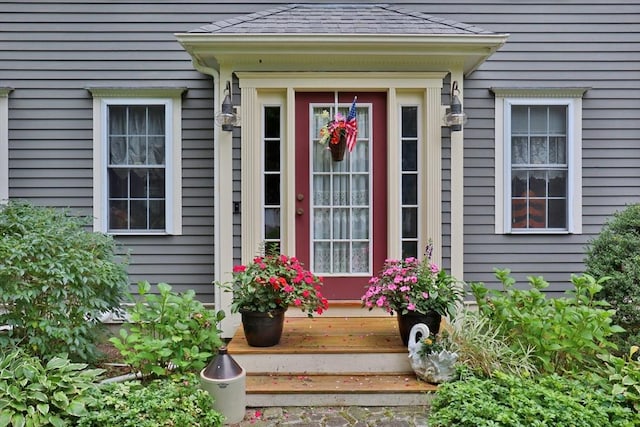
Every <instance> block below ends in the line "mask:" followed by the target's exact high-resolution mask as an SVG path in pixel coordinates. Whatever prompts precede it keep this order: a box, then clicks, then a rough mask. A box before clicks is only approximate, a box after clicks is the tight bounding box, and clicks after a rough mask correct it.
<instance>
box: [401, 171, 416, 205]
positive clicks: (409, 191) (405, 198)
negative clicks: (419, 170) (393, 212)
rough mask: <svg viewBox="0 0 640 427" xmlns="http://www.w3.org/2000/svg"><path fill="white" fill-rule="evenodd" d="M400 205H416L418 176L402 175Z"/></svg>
mask: <svg viewBox="0 0 640 427" xmlns="http://www.w3.org/2000/svg"><path fill="white" fill-rule="evenodd" d="M402 204H403V205H417V204H418V175H415V174H411V175H409V174H403V175H402Z"/></svg>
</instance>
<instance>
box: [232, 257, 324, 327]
mask: <svg viewBox="0 0 640 427" xmlns="http://www.w3.org/2000/svg"><path fill="white" fill-rule="evenodd" d="M232 276H233V280H232V282H231V283H229V284H221V285H220V286H222V287H223V288H224V289H225V290H226V291H231V292H233V298H232V301H231V311H232V312H234V313H237V312H239V311H240V310H243V311H244V310H246V311H257V312H262V313H267V312H270V311H272V310H275V309H279V308H285V309H286V308H288V307H289V306H292V307H298V308H300V309H301V310H302V311H303V312H306V313H307V315H308V316H309V317H313V315H314V314H322V313H323V312H324V310H326V309H327V308H328V307H329V303H328V301H327V299H326V298H325V297H324V296H323V295H322V292H321V288H322V279H321V278H320V277H318V276H316V275H315V274H313V273H311V272H310V271H308V270H305V269H304V267H303V265H302V263H300V261H298V259H297V258H295V257H289V256H287V255H280V254H267V255H264V256H256V257H255V258H254V259H253V261H252V262H250V263H248V264H246V265H236V266H234V267H233V272H232Z"/></svg>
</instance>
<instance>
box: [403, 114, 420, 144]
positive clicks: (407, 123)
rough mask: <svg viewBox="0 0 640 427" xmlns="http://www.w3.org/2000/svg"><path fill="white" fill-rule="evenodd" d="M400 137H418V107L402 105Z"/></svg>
mask: <svg viewBox="0 0 640 427" xmlns="http://www.w3.org/2000/svg"><path fill="white" fill-rule="evenodd" d="M402 137H403V138H417V137H418V107H402Z"/></svg>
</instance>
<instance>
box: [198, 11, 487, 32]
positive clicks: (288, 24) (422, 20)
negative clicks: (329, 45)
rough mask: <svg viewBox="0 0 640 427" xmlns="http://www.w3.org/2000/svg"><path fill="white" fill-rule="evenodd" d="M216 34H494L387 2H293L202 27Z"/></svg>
mask: <svg viewBox="0 0 640 427" xmlns="http://www.w3.org/2000/svg"><path fill="white" fill-rule="evenodd" d="M191 32H196V33H216V34H397V35H409V34H412V35H413V34H422V35H429V34H434V35H435V34H493V33H492V32H491V31H487V30H484V29H482V28H479V27H476V26H473V25H468V24H464V23H460V22H456V21H452V20H450V19H443V18H438V17H435V16H431V15H427V14H424V13H421V12H416V11H413V10H409V9H406V8H401V7H397V6H392V5H388V4H290V5H287V6H281V7H276V8H273V9H270V10H266V11H262V12H256V13H252V14H249V15H243V16H237V17H234V18H230V19H226V20H224V21H218V22H214V23H212V24H209V25H205V26H202V27H200V28H198V29H195V30H193V31H191Z"/></svg>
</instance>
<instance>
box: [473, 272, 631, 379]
mask: <svg viewBox="0 0 640 427" xmlns="http://www.w3.org/2000/svg"><path fill="white" fill-rule="evenodd" d="M496 277H498V279H499V280H500V281H501V282H502V285H503V291H502V292H501V291H495V290H494V291H490V290H488V289H487V288H486V287H485V286H484V285H483V284H481V283H473V284H472V285H471V289H472V292H473V294H474V296H475V298H476V301H477V302H478V307H479V310H480V313H481V314H482V315H483V316H486V317H488V318H489V319H490V320H491V322H492V323H493V324H495V325H498V326H499V327H500V330H501V331H502V334H503V335H502V337H503V338H504V339H505V340H506V341H507V342H508V343H509V344H510V345H511V347H512V349H513V350H514V351H518V350H519V349H528V348H531V349H532V350H533V352H532V356H533V358H534V360H536V361H537V366H538V369H539V370H540V372H543V373H544V372H546V373H554V372H555V373H563V372H567V371H574V372H578V371H581V370H582V369H583V368H585V367H589V366H594V365H598V364H599V363H600V361H599V360H598V355H604V354H608V352H609V351H608V349H612V348H616V346H615V344H613V343H612V342H611V338H612V336H613V335H614V334H615V333H619V332H621V331H622V329H621V328H620V327H619V326H617V325H614V324H612V317H613V313H614V311H613V310H607V309H605V308H606V307H608V304H607V303H606V302H603V301H598V300H596V299H595V295H596V294H597V293H598V292H599V291H600V290H601V289H602V284H601V283H602V279H601V280H599V281H596V280H595V279H594V278H593V277H591V276H589V275H583V276H575V275H573V276H572V277H571V282H572V284H573V285H574V288H575V289H574V290H572V291H568V292H567V297H562V298H547V297H546V295H545V293H544V292H542V290H543V289H545V288H546V287H547V286H549V284H548V283H547V282H545V281H544V279H543V278H542V277H530V278H529V283H530V285H531V289H527V290H522V289H517V288H515V280H514V279H513V278H512V277H510V276H509V271H508V270H497V271H496Z"/></svg>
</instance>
